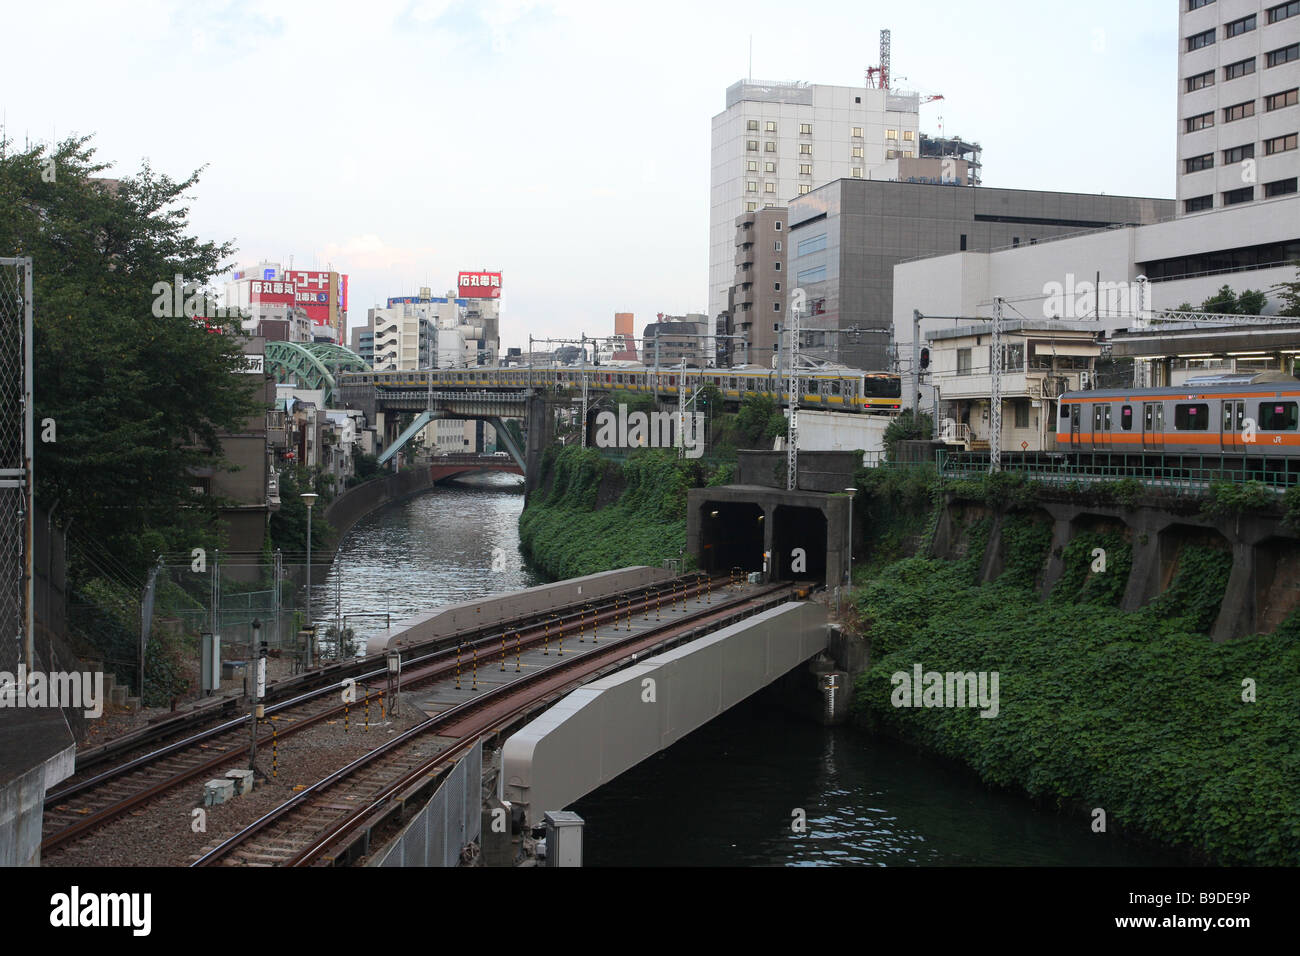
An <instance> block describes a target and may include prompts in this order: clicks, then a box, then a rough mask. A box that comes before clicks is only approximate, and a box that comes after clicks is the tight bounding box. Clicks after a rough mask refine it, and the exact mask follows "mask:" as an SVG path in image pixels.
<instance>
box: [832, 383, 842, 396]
mask: <svg viewBox="0 0 1300 956" xmlns="http://www.w3.org/2000/svg"><path fill="white" fill-rule="evenodd" d="M839 393H840V383H839V380H838V379H832V380H831V394H832V395H838V394H839Z"/></svg>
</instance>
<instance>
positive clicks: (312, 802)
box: [192, 583, 796, 866]
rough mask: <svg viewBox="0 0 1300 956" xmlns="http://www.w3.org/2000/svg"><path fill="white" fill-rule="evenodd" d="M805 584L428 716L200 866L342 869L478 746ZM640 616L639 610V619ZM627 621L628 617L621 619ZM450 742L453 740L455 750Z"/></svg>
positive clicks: (593, 653)
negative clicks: (417, 786)
mask: <svg viewBox="0 0 1300 956" xmlns="http://www.w3.org/2000/svg"><path fill="white" fill-rule="evenodd" d="M795 588H796V585H793V584H790V583H784V584H776V585H771V586H768V587H766V588H763V589H761V590H759V591H757V592H754V593H750V594H745V595H742V596H741V597H739V598H733V599H731V600H728V601H725V602H720V603H718V604H715V605H712V606H706V607H704V608H702V609H699V610H697V611H696V612H694V613H692V614H689V615H688V616H687V617H685V618H680V617H679V618H677V619H676V620H671V621H661V622H660V623H659V624H657V625H656V626H653V627H651V628H648V629H646V630H642V631H640V632H639V633H629V634H627V636H624V637H620V638H613V639H607V641H606V642H604V643H603V646H599V649H589V650H588V651H587V652H586V653H584V654H581V655H579V656H572V657H570V658H569V659H567V660H563V659H557V660H556V661H555V662H554V663H552V664H549V665H547V666H545V667H541V668H538V669H535V670H533V671H531V672H530V673H528V674H526V675H524V676H523V677H519V678H516V679H514V680H511V681H509V682H507V683H503V684H501V685H499V686H497V687H495V688H492V689H491V690H487V691H485V692H483V693H482V695H481V696H478V697H475V698H473V699H471V700H468V701H465V702H464V703H462V704H458V705H456V706H454V707H451V708H449V709H448V710H445V711H443V712H442V713H439V714H436V715H434V716H432V717H429V718H427V719H426V720H424V721H422V722H421V723H419V724H417V725H416V726H414V727H412V728H410V729H409V730H407V731H405V732H404V733H402V734H400V735H398V736H396V737H394V738H393V739H392V740H389V741H387V742H386V743H384V744H382V745H381V746H379V747H377V748H375V749H374V750H372V751H370V752H369V753H367V754H365V755H363V756H361V757H358V758H357V759H356V760H353V761H352V762H351V763H349V764H348V765H347V766H345V767H342V768H340V769H339V770H337V771H335V772H334V773H332V774H330V775H329V776H327V777H325V778H324V779H323V780H320V781H318V782H317V783H315V784H313V785H312V786H310V787H307V788H306V789H304V790H302V791H301V792H299V793H297V794H295V795H294V796H293V797H291V798H289V799H288V800H286V801H285V802H284V803H282V804H281V805H280V806H278V807H276V808H275V809H274V810H272V811H270V812H269V813H267V814H265V815H264V816H262V817H261V818H260V819H258V820H256V821H254V822H253V823H252V824H250V825H249V826H248V827H246V828H244V829H243V830H241V831H240V832H239V833H237V834H235V835H234V836H231V837H230V838H228V839H226V840H225V841H223V842H222V843H220V844H218V845H217V846H215V847H213V848H212V849H210V850H209V851H207V852H206V853H204V854H203V855H202V856H201V857H199V858H198V859H197V860H196V861H195V862H194V863H193V864H192V865H194V866H215V865H224V866H309V865H315V864H319V863H326V864H328V863H333V862H335V859H336V857H334V856H331V855H330V854H329V853H328V851H329V850H330V849H331V848H332V847H334V846H336V845H337V844H339V843H340V841H343V840H345V839H346V838H347V837H348V835H349V834H351V833H352V832H353V831H355V830H356V829H358V828H359V827H361V826H362V825H363V824H364V823H365V821H366V820H368V819H370V818H372V817H373V816H374V815H375V814H378V813H381V812H382V810H383V807H384V805H385V804H386V803H387V802H388V801H389V800H390V799H391V798H392V797H393V796H395V795H396V794H399V793H401V792H402V791H403V790H404V789H406V788H407V787H409V786H410V785H411V784H413V783H414V782H416V781H417V780H419V779H420V778H421V777H423V776H425V775H427V774H429V773H430V772H432V771H434V770H435V769H436V768H437V767H438V765H440V764H442V763H445V762H446V761H448V760H450V759H451V758H453V757H455V756H456V755H457V754H458V753H460V752H461V751H462V750H464V749H466V748H468V747H470V746H472V745H473V743H474V741H475V740H477V739H478V738H479V737H480V736H482V735H483V734H484V733H487V732H489V731H491V730H493V729H494V728H498V727H501V726H504V725H508V724H510V723H511V722H513V721H514V720H517V719H519V718H521V717H522V716H524V715H526V714H527V713H529V712H531V711H532V710H534V709H536V707H537V706H539V703H540V702H541V701H544V700H547V699H550V698H552V697H555V696H558V695H560V694H562V693H565V692H566V691H567V690H569V689H571V688H572V687H573V686H575V685H576V684H579V683H581V682H583V681H584V680H586V679H587V678H589V677H591V676H593V675H595V674H598V673H603V672H606V671H609V670H614V669H616V668H617V667H619V666H621V665H622V663H623V662H624V661H626V660H627V658H629V657H630V656H632V655H637V654H640V653H642V652H643V651H647V650H650V649H652V648H660V647H662V646H664V645H671V644H676V643H682V642H684V641H686V640H691V639H693V638H694V637H695V636H696V635H697V634H699V633H700V632H701V631H703V630H705V629H708V630H712V629H715V628H717V627H720V626H725V625H726V624H729V623H732V622H734V621H736V620H740V619H743V618H745V617H749V616H752V615H753V614H757V613H759V612H760V611H763V610H766V609H767V608H769V607H772V606H775V605H777V604H779V603H781V602H783V601H785V600H787V599H788V597H789V596H790V594H791V593H792V592H793V591H794V590H795ZM638 610H640V608H639V607H638V606H637V605H635V604H634V605H633V607H632V612H633V613H634V614H635V613H637V611H638ZM619 613H622V612H619ZM448 738H450V742H447V740H448Z"/></svg>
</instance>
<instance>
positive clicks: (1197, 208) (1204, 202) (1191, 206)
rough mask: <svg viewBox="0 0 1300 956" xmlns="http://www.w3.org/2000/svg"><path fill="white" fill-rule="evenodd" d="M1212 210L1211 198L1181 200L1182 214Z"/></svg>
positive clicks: (1199, 197) (1198, 197) (1212, 200)
mask: <svg viewBox="0 0 1300 956" xmlns="http://www.w3.org/2000/svg"><path fill="white" fill-rule="evenodd" d="M1213 208H1214V197H1213V196H1197V197H1196V198H1195V199H1185V200H1183V212H1203V211H1204V210H1206V209H1213Z"/></svg>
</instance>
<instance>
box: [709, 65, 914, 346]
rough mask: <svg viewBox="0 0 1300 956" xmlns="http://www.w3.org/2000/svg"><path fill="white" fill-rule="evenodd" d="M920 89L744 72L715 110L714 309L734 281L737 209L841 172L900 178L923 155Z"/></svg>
mask: <svg viewBox="0 0 1300 956" xmlns="http://www.w3.org/2000/svg"><path fill="white" fill-rule="evenodd" d="M919 105H920V98H919V96H917V94H915V93H902V92H897V91H894V90H883V89H871V88H867V87H856V86H822V85H817V84H809V83H766V82H760V81H756V80H748V81H747V80H742V81H740V82H738V83H735V84H733V85H732V86H730V87H729V88H728V89H727V98H726V109H724V110H723V111H722V112H721V113H719V114H717V115H716V116H714V117H713V137H712V144H713V145H712V172H711V175H710V209H709V317H710V320H713V319H715V318H717V317H718V316H719V315H720V314H721V313H722V312H724V311H725V310H726V308H727V292H728V289H729V288H730V287H731V285H732V283H733V282H734V280H735V271H736V258H735V255H736V248H735V230H736V217H738V216H740V215H741V214H742V213H745V212H756V211H758V210H760V209H765V208H769V207H780V206H783V205H785V204H786V203H787V202H788V201H790V200H791V199H794V198H796V197H798V196H801V195H804V194H806V193H809V192H811V191H812V190H814V189H816V188H817V187H818V186H821V185H823V184H825V183H828V182H833V181H835V180H837V179H896V178H898V176H899V170H898V163H899V162H900V161H902V160H905V159H914V158H919V157H920V152H919V133H918V123H919V115H918V111H919Z"/></svg>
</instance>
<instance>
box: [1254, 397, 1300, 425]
mask: <svg viewBox="0 0 1300 956" xmlns="http://www.w3.org/2000/svg"><path fill="white" fill-rule="evenodd" d="M1298 416H1300V406H1297V404H1296V403H1295V402H1276V401H1274V402H1260V403H1259V428H1260V431H1266V432H1293V431H1295V430H1296V426H1297V423H1300V417H1298Z"/></svg>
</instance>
